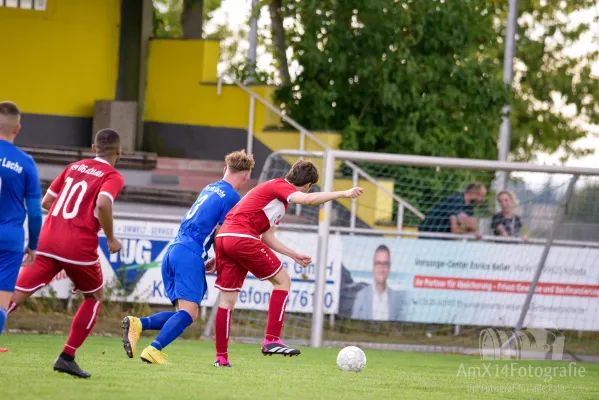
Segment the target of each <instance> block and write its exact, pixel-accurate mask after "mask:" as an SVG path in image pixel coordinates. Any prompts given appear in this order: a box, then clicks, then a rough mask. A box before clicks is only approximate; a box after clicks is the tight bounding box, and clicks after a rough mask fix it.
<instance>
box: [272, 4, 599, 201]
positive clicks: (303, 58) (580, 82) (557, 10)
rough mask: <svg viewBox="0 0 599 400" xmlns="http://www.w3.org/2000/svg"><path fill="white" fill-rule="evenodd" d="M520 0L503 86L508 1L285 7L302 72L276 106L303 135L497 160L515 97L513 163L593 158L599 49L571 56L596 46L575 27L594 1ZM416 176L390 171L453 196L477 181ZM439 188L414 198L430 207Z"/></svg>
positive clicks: (586, 30) (451, 175) (462, 176)
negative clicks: (320, 133) (587, 126)
mask: <svg viewBox="0 0 599 400" xmlns="http://www.w3.org/2000/svg"><path fill="white" fill-rule="evenodd" d="M519 3H520V10H519V15H520V18H519V28H518V37H517V48H516V60H515V76H514V85H513V88H506V87H505V86H504V84H503V81H502V73H503V50H504V49H503V45H504V37H505V25H506V19H507V11H508V0H470V1H447V0H445V1H443V0H431V1H415V0H371V1H368V2H364V1H360V0H345V1H343V2H340V1H336V0H322V1H297V0H284V1H283V5H282V9H283V12H284V13H285V17H287V18H290V19H292V20H293V22H294V24H293V27H292V29H288V30H287V41H288V43H289V44H290V46H291V48H292V50H293V59H294V60H293V61H295V62H296V63H297V64H299V66H300V70H299V73H298V74H297V76H296V77H295V79H294V81H293V83H292V84H291V85H290V86H289V87H284V88H282V89H281V90H279V92H278V100H279V101H280V102H281V103H282V104H283V106H284V107H285V109H286V112H287V113H288V114H290V116H291V117H293V118H294V119H296V120H297V121H298V122H300V123H301V124H303V125H304V126H306V127H307V128H309V129H330V130H336V131H339V132H341V133H342V135H343V142H342V146H343V148H345V149H351V150H361V151H377V152H388V153H403V154H419V155H432V156H444V157H464V158H480V159H496V157H497V138H498V133H499V125H500V122H501V120H500V118H501V108H502V106H503V105H504V104H506V102H511V103H512V104H513V109H512V114H511V119H512V126H513V132H512V141H511V157H512V158H513V159H515V160H532V159H534V156H535V153H537V152H539V151H542V152H548V153H553V152H556V151H558V150H562V151H564V152H565V154H566V156H572V155H574V156H580V155H583V154H586V153H587V152H588V151H587V150H578V149H575V148H574V147H573V143H574V142H575V141H576V140H578V139H579V138H581V137H583V136H584V135H585V134H586V132H585V130H584V123H593V124H594V123H597V122H599V121H598V119H597V117H598V116H599V115H598V114H597V113H599V105H598V100H599V86H598V85H596V84H595V83H594V80H593V79H594V78H593V76H592V74H591V64H592V63H593V62H594V61H596V60H597V53H596V52H586V53H585V52H579V53H578V54H573V53H572V52H571V51H570V50H571V49H572V46H573V45H576V44H577V43H584V42H585V41H586V42H588V41H589V40H591V39H593V36H594V32H592V31H591V30H590V27H589V25H588V24H579V23H577V22H576V21H577V19H579V17H580V11H587V12H593V10H594V4H593V0H572V1H568V2H566V1H561V2H560V1H553V0H521V1H520V2H519ZM576 12H578V16H577V14H576ZM366 167H369V166H366ZM371 170H372V172H373V173H374V172H376V168H375V167H373V168H372V169H371ZM410 171H412V172H410ZM413 171H414V170H405V171H402V170H401V169H400V168H396V171H395V175H396V176H399V175H400V174H414V175H413V176H409V177H408V178H412V179H417V178H418V177H421V178H423V179H426V182H427V184H428V185H431V182H434V181H437V182H444V183H445V184H444V188H445V189H446V190H450V189H451V188H452V187H451V186H452V183H453V182H455V183H454V187H453V188H454V189H456V190H457V189H458V188H459V187H462V186H463V185H464V182H466V181H468V180H469V179H471V178H472V177H470V175H469V174H467V173H458V172H457V171H438V172H435V173H432V172H431V171H429V172H426V173H427V174H428V175H429V176H427V177H424V176H422V174H424V173H425V172H424V171H423V170H422V171H420V172H418V173H415V172H413ZM388 172H390V171H388ZM430 174H436V177H437V178H438V179H436V178H435V177H433V176H430ZM492 179H493V175H492V174H489V176H488V177H485V178H483V179H480V177H479V180H483V181H484V183H487V184H489V183H490V182H491V181H492ZM448 182H449V183H450V185H449V186H447V183H448ZM437 189H439V188H433V187H431V190H428V189H427V188H423V189H422V190H421V191H420V192H418V193H415V194H414V197H415V198H413V199H410V200H411V201H413V202H414V203H416V204H417V205H420V206H422V207H423V209H422V211H427V209H428V205H429V204H431V203H432V202H434V199H433V197H434V196H435V195H434V193H435V192H436V190H437Z"/></svg>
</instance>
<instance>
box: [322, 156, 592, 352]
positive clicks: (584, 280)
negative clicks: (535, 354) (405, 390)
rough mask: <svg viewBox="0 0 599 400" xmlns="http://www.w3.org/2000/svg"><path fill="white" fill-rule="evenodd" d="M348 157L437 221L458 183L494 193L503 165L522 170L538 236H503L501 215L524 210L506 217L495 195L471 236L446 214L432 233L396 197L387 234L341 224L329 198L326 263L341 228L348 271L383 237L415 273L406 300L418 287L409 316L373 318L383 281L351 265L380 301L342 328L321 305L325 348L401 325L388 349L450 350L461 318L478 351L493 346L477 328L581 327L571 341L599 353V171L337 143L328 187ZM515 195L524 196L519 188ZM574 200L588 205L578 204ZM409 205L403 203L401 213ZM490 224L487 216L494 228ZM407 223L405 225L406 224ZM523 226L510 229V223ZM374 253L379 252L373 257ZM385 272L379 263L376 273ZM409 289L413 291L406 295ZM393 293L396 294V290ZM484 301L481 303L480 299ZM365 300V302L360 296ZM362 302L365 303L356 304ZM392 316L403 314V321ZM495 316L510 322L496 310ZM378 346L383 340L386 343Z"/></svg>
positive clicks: (531, 231)
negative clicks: (455, 228)
mask: <svg viewBox="0 0 599 400" xmlns="http://www.w3.org/2000/svg"><path fill="white" fill-rule="evenodd" d="M348 162H351V163H355V165H357V166H358V167H360V168H362V169H363V170H365V171H367V172H368V173H369V174H370V175H371V176H374V177H375V178H376V179H377V180H378V179H387V180H391V181H393V182H394V183H395V185H394V187H393V190H394V192H395V193H396V194H397V195H398V196H400V197H401V198H402V199H404V200H405V201H407V202H410V203H411V204H413V205H415V206H416V207H417V208H418V209H419V211H421V212H422V213H424V214H427V215H428V216H429V221H430V219H434V218H432V217H430V216H431V215H432V214H434V213H435V212H437V211H438V208H439V207H438V205H439V204H440V203H443V199H444V198H446V197H448V195H452V193H458V191H457V190H456V188H458V187H460V188H461V190H460V191H459V193H460V194H455V196H458V197H459V196H462V193H463V191H464V190H465V189H466V188H467V187H468V186H469V183H471V182H481V183H483V184H484V185H485V186H486V188H488V189H487V190H489V192H490V191H491V189H492V188H493V187H494V184H493V183H494V179H495V177H496V176H497V175H498V172H500V173H501V172H502V173H505V174H506V175H508V176H510V178H511V179H510V182H511V183H510V185H511V186H512V189H514V190H516V191H519V192H520V193H521V194H523V196H522V197H524V198H523V199H522V200H523V203H522V204H520V208H521V209H524V213H523V214H522V215H520V216H518V221H519V222H518V223H517V225H518V227H517V229H518V230H520V229H522V230H524V229H526V234H521V235H519V237H517V238H514V237H510V238H508V237H502V236H496V234H497V228H496V225H497V224H496V222H498V221H499V222H501V221H503V222H504V224H506V225H509V224H510V223H511V224H513V223H514V221H515V219H514V218H512V219H511V221H510V220H509V219H503V220H501V218H503V217H502V216H501V215H499V216H497V218H495V216H494V214H499V213H497V210H498V208H497V206H496V205H495V201H494V200H495V197H496V195H497V193H489V195H488V196H487V198H486V199H485V200H484V201H483V200H482V199H481V204H480V205H481V207H477V209H478V208H480V209H483V210H477V212H476V213H474V214H473V219H475V220H476V222H477V226H476V231H474V230H473V231H472V232H467V233H464V234H459V235H458V234H454V233H451V232H448V231H446V226H444V225H445V221H442V220H441V219H439V221H442V223H441V222H439V226H438V227H436V226H435V224H433V225H432V228H431V227H430V226H428V228H430V229H428V228H427V229H424V227H426V225H427V222H426V221H425V222H423V221H422V220H421V219H420V218H417V217H416V215H414V214H415V213H411V214H412V215H405V216H404V215H403V213H404V212H405V208H404V207H400V206H398V205H397V204H394V206H393V212H392V215H393V217H392V218H393V219H395V221H388V222H391V223H389V224H388V225H389V227H392V228H391V229H389V228H387V230H385V229H382V228H381V227H378V226H371V227H370V229H368V228H367V229H364V228H351V227H350V228H345V226H348V225H349V226H351V224H343V223H340V224H339V223H337V224H336V223H335V220H336V219H337V220H338V217H336V216H335V215H334V214H335V213H334V212H333V206H332V205H328V206H324V207H323V208H322V215H321V219H320V222H319V243H320V251H319V253H318V254H319V257H318V265H317V270H318V271H321V270H322V269H323V268H324V263H323V262H322V260H326V259H327V246H326V243H328V240H329V237H330V236H331V235H332V234H333V232H341V233H342V235H344V241H343V246H342V248H343V252H342V253H343V259H344V261H343V264H344V267H345V268H347V267H348V265H345V260H346V259H348V260H351V261H349V263H352V262H358V261H357V260H362V262H364V261H365V260H366V259H367V258H368V257H372V252H373V250H375V251H374V252H375V253H376V252H377V250H376V248H374V249H373V248H372V247H373V245H371V244H370V243H378V242H380V243H382V244H384V245H385V248H386V249H387V250H386V251H387V253H391V254H393V252H394V251H395V252H397V251H399V252H400V254H394V255H393V256H392V257H399V258H400V261H398V262H395V261H394V259H393V261H392V262H391V269H392V270H393V268H395V267H396V265H397V266H398V267H399V268H400V269H401V268H406V270H405V271H401V273H400V275H402V274H403V279H399V280H401V281H402V282H401V284H397V285H398V287H394V288H393V289H394V290H393V291H392V292H393V293H395V294H394V296H395V297H396V298H397V299H402V295H403V294H408V295H409V296H408V298H410V300H409V301H406V302H405V303H404V306H403V308H405V309H404V310H400V312H395V311H391V310H389V309H386V310H385V312H383V313H380V315H373V314H377V312H376V309H375V308H376V306H375V303H374V302H373V300H372V298H373V292H374V291H375V289H376V288H374V286H375V285H376V283H372V284H370V283H367V282H364V281H365V279H363V278H362V277H361V276H360V275H362V276H365V275H368V273H366V272H367V271H365V270H363V269H362V270H359V271H353V270H352V268H351V265H350V268H349V270H350V272H351V273H353V272H357V277H358V279H356V280H354V281H361V282H360V283H362V284H365V285H364V288H366V289H365V290H362V291H360V293H362V294H364V293H368V294H369V296H370V297H368V296H365V295H361V296H360V295H359V296H358V297H360V300H361V301H362V300H364V298H367V299H368V301H369V302H368V304H365V305H364V308H365V310H362V311H363V313H362V314H361V315H358V316H357V318H356V315H349V316H340V315H338V321H337V322H336V324H335V328H334V329H333V328H332V327H331V326H330V324H329V326H326V323H325V321H324V319H323V318H322V313H321V312H320V308H319V307H320V305H318V304H315V305H314V314H313V316H312V321H313V326H312V337H311V344H312V345H313V346H316V347H318V346H322V345H323V343H324V341H325V340H326V339H327V337H328V339H329V341H330V340H331V339H332V340H333V341H340V342H343V340H344V338H343V336H347V338H348V339H349V340H347V341H346V342H355V339H353V338H354V337H358V336H360V335H354V333H356V334H357V333H360V332H358V331H359V330H363V331H362V332H361V333H362V334H367V335H368V334H376V332H373V327H374V326H376V327H377V328H378V329H382V330H390V331H394V332H396V333H397V335H396V336H395V338H392V339H390V341H394V340H396V341H397V342H396V343H389V346H388V348H392V347H393V346H392V344H395V345H401V344H402V342H404V343H411V344H415V343H417V344H420V343H422V344H427V343H428V344H430V345H427V348H429V349H434V348H439V349H442V348H445V349H447V347H448V345H447V344H446V345H442V344H443V343H442V342H443V340H436V341H435V340H434V339H439V338H438V337H436V336H442V335H445V336H447V335H453V334H455V333H456V331H459V330H456V329H455V327H456V325H463V326H465V329H466V330H467V332H470V333H471V335H462V336H471V337H470V338H469V339H470V340H468V338H466V339H467V340H466V342H468V343H463V344H464V345H465V346H466V347H470V348H473V347H477V346H482V344H481V343H476V342H477V340H478V339H479V338H478V336H477V335H475V334H473V333H478V332H479V331H481V330H482V329H483V328H485V327H495V328H494V329H498V328H516V330H522V329H523V328H529V327H533V328H542V329H545V330H547V329H554V330H555V331H558V332H562V331H564V332H566V334H567V335H569V336H568V339H574V341H573V342H572V347H573V348H576V349H580V348H581V342H584V347H585V351H588V350H589V349H588V347H589V346H591V343H593V338H595V336H596V335H597V332H598V331H599V315H597V313H598V312H599V286H598V285H597V284H598V283H599V271H598V270H599V268H593V267H597V266H599V241H598V240H597V238H596V236H593V237H592V238H589V237H587V236H585V235H584V234H580V233H577V232H579V231H580V229H577V228H579V226H580V225H582V222H581V221H580V219H581V217H582V218H583V219H584V218H587V219H586V221H585V224H587V225H592V226H594V228H595V229H599V218H597V217H598V216H599V212H598V211H599V210H598V209H597V207H596V205H595V204H596V202H597V200H599V190H596V189H595V188H597V187H599V180H598V179H597V177H598V176H599V169H593V168H568V167H562V166H540V165H534V164H524V163H512V162H499V161H486V160H469V159H451V158H439V157H421V156H408V155H393V154H381V153H365V152H349V151H341V150H331V151H328V152H327V153H326V167H327V168H325V175H324V176H325V179H324V182H323V184H322V186H323V188H324V190H331V189H332V188H333V187H334V186H335V183H334V182H335V180H338V179H339V178H340V176H341V177H342V176H343V171H339V169H337V170H336V169H335V165H339V164H341V165H342V164H344V163H348ZM327 169H328V171H327ZM340 172H341V173H340ZM460 180H461V182H460ZM510 195H513V193H512V192H510ZM512 200H516V199H512ZM364 203H365V202H364V200H360V203H359V207H358V208H363V207H369V206H370V207H375V206H374V205H373V204H372V203H371V204H364ZM573 203H576V207H570V208H568V206H569V205H573ZM484 206H486V207H484ZM514 206H517V204H514ZM400 208H403V210H401V212H400ZM485 208H486V209H485ZM358 214H360V212H359V211H358ZM362 214H364V213H362ZM406 214H409V213H406ZM441 214H443V213H441ZM564 216H566V217H567V218H566V224H564V223H562V218H563V217H564ZM491 217H493V218H491ZM404 218H405V219H406V220H407V222H406V224H405V226H404V224H403V223H398V220H399V219H404ZM483 220H486V226H484V225H485V224H484V223H483ZM337 222H338V221H337ZM375 225H376V224H375ZM428 225H430V223H429V224H428ZM441 225H443V226H441ZM524 225H528V226H527V227H525V226H524ZM398 226H399V227H400V228H399V229H397V228H396V227H398ZM513 228H515V227H514V226H510V229H513ZM575 228H576V229H575ZM503 229H505V227H503ZM591 229H592V228H591ZM527 236H530V238H528V237H527ZM372 238H376V239H374V240H372ZM346 242H347V245H346ZM379 247H380V246H379ZM366 248H368V250H366ZM389 249H390V250H389ZM365 252H370V253H369V254H368V256H365V255H364V254H363V253H365ZM427 257H428V260H427ZM485 260H487V261H485ZM375 262H376V261H375ZM410 264H411V265H410ZM375 268H376V267H375ZM430 268H433V269H434V270H435V271H434V273H431V272H430V271H425V270H426V269H430ZM354 269H355V268H354ZM358 269H360V268H358ZM544 270H545V271H546V274H545V275H543V272H544ZM344 272H345V271H344ZM376 273H377V272H376V271H374V272H372V273H370V275H373V274H376ZM369 279H372V276H370V278H369ZM402 284H405V286H402ZM315 285H316V292H317V293H320V292H321V291H322V290H323V288H324V286H325V285H326V282H325V279H324V278H323V276H321V274H317V276H316V283H315ZM399 292H401V294H402V295H398V294H397V293H399ZM343 296H344V293H343V288H342V293H341V297H342V298H343ZM386 296H389V293H386ZM385 299H386V300H385V301H388V297H385ZM473 299H479V300H478V301H476V302H474V301H473ZM340 301H343V299H341V300H340ZM353 301H354V302H355V301H356V298H355V297H354V298H353ZM381 301H382V300H381ZM397 301H400V302H401V300H397ZM466 306H468V307H478V310H479V311H476V312H474V311H472V312H466V311H464V310H463V309H460V307H462V308H463V307H466ZM358 308H359V307H358ZM385 308H393V307H385ZM353 309H354V311H355V310H356V305H355V304H354V307H353ZM569 312H573V313H574V315H572V314H569ZM391 313H395V314H396V315H394V316H393V317H392V316H391V315H390V314H391ZM443 313H445V314H443ZM317 314H318V315H317ZM490 314H497V315H500V316H501V318H500V319H497V318H493V317H492V316H490ZM375 320H378V321H375ZM380 320H384V321H380ZM392 320H393V322H391V321H392ZM386 321H389V322H386ZM373 324H374V325H373ZM325 329H326V330H325ZM327 331H328V332H327ZM340 332H343V333H349V334H347V335H344V334H340ZM363 336H366V335H363ZM371 337H372V338H373V336H371ZM431 339H433V340H431ZM459 339H460V338H458V340H455V337H454V338H453V340H451V341H448V342H453V343H457V342H460V340H459ZM577 339H579V340H577ZM375 340H376V339H375ZM595 343H596V342H595ZM365 344H367V343H365ZM371 344H372V343H371ZM373 345H376V346H378V347H381V344H380V343H376V344H373ZM592 347H594V348H593V350H592V353H594V354H595V353H596V354H595V355H597V356H599V348H598V347H597V345H594V346H592Z"/></svg>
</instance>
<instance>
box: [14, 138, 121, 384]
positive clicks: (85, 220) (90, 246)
mask: <svg viewBox="0 0 599 400" xmlns="http://www.w3.org/2000/svg"><path fill="white" fill-rule="evenodd" d="M92 151H93V152H95V153H96V156H97V157H96V158H94V159H88V160H81V161H78V162H75V163H73V164H71V165H69V166H68V167H66V168H65V170H64V171H63V172H62V174H60V175H59V176H58V178H56V179H55V180H54V182H52V185H50V188H49V189H48V191H47V192H46V195H45V196H44V198H43V200H42V207H43V208H44V209H46V210H48V216H47V217H46V220H45V221H44V225H43V227H42V232H41V235H40V240H39V245H38V249H37V257H36V259H35V261H34V263H33V265H32V266H30V267H23V269H22V270H21V272H20V273H19V278H18V279H17V285H16V288H15V293H14V295H13V298H12V301H11V305H10V308H9V312H11V311H14V310H15V308H17V307H18V306H19V305H20V304H21V303H23V301H25V299H27V298H28V297H29V296H31V295H32V294H33V293H35V292H36V291H37V290H39V289H40V288H42V287H44V286H46V285H47V284H48V283H50V281H51V280H52V278H54V276H55V275H56V274H58V273H59V272H60V271H62V270H64V271H65V272H66V274H67V276H68V277H69V278H70V279H71V281H73V284H74V286H75V289H76V290H78V291H80V292H81V293H82V294H83V296H84V300H83V303H81V306H79V310H77V314H76V315H75V318H74V319H73V323H72V325H71V331H70V333H69V338H68V339H67V343H66V344H65V346H64V348H63V351H62V353H61V354H60V356H59V357H58V358H57V359H56V362H55V363H54V370H55V371H59V372H65V373H67V374H71V375H74V376H77V377H80V378H89V377H90V374H88V373H87V372H85V371H82V370H81V368H79V366H78V365H77V363H76V362H75V351H76V350H77V349H78V348H79V347H80V346H81V345H82V344H83V342H84V341H85V339H86V338H87V336H88V335H89V334H90V332H91V330H92V329H93V327H94V325H95V323H96V319H97V318H98V314H99V313H100V307H101V300H102V286H103V284H104V279H103V277H102V268H101V266H100V260H99V257H98V232H99V230H100V227H101V228H102V229H103V230H104V234H105V235H106V238H107V240H108V249H109V250H110V252H111V253H116V252H117V251H119V250H120V248H121V244H120V243H119V241H118V240H117V239H116V238H115V237H114V232H113V221H112V203H113V202H114V200H115V199H116V198H117V196H118V195H119V193H120V192H121V190H122V189H123V185H124V184H125V181H124V179H123V177H122V176H121V174H119V173H118V172H117V170H116V169H115V168H114V166H115V165H116V163H117V162H118V160H119V157H120V154H121V140H120V137H119V134H118V133H117V132H116V131H114V130H112V129H103V130H101V131H99V132H98V133H97V134H96V138H95V143H94V144H93V145H92Z"/></svg>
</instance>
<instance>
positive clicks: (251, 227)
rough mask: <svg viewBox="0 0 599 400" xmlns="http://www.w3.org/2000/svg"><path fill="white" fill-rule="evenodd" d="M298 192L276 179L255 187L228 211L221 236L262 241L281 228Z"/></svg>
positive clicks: (288, 184)
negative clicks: (282, 221)
mask: <svg viewBox="0 0 599 400" xmlns="http://www.w3.org/2000/svg"><path fill="white" fill-rule="evenodd" d="M297 191H298V190H297V189H296V188H295V186H293V185H292V184H291V183H289V182H287V181H286V180H285V179H273V180H271V181H268V182H264V183H263V184H261V185H258V186H256V187H255V188H253V189H252V190H250V191H249V192H248V193H247V194H246V195H245V197H244V198H243V199H241V201H239V203H237V205H236V206H235V207H233V208H232V209H231V211H229V213H228V214H227V217H226V218H225V223H224V224H223V226H222V227H221V228H220V230H219V232H218V236H237V237H249V238H253V239H259V238H260V235H262V234H263V233H264V232H266V231H267V230H269V229H270V228H271V227H273V226H278V225H279V223H280V222H281V219H282V218H283V216H285V212H286V211H287V207H289V199H290V198H291V195H293V194H294V193H297Z"/></svg>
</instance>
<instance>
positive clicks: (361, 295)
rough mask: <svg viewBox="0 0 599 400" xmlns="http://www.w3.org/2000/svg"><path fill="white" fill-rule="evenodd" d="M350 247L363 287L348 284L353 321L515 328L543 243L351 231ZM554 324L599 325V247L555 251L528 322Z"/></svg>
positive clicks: (346, 245)
mask: <svg viewBox="0 0 599 400" xmlns="http://www.w3.org/2000/svg"><path fill="white" fill-rule="evenodd" d="M381 245H383V246H384V247H383V246H381ZM377 248H378V249H379V250H378V251H377ZM386 249H388V252H387V250H386ZM343 250H344V251H343V266H344V268H345V269H346V270H347V271H346V273H347V274H349V275H350V276H351V280H352V281H353V283H352V285H354V286H355V285H361V286H362V287H361V288H360V290H359V291H357V293H355V295H353V296H349V297H348V296H345V293H346V291H345V290H344V287H342V298H341V302H352V304H351V306H350V305H348V304H347V303H346V304H342V306H341V307H342V308H344V309H347V310H349V309H351V317H352V318H356V319H369V320H370V319H373V320H377V319H378V320H395V321H405V322H416V323H436V324H438V323H447V324H458V325H482V326H513V325H515V323H516V321H517V319H518V317H519V315H520V312H521V310H522V305H523V303H524V300H525V297H526V294H527V293H528V290H529V287H530V281H531V280H532V277H533V275H534V271H535V270H536V268H537V265H538V262H539V259H540V257H541V252H542V250H543V246H541V245H534V244H522V243H521V244H507V243H506V244H504V243H489V242H465V241H451V240H432V239H430V240H429V239H418V240H415V239H400V238H376V237H366V236H345V237H344V238H343ZM387 254H388V255H387ZM386 257H387V258H388V268H387V269H385V268H384V267H385V259H386ZM344 272H345V271H344ZM377 287H378V288H379V290H377ZM383 287H386V288H387V289H386V290H381V288H383ZM381 307H382V308H383V309H384V310H380V309H379V308H381ZM548 321H549V322H550V323H551V324H552V325H554V327H555V328H558V329H576V330H599V249H591V248H569V247H558V246H555V247H553V248H551V250H550V252H549V257H548V259H547V263H546V267H545V269H544V271H543V274H542V276H541V279H540V283H539V285H538V286H537V288H536V292H535V296H534V297H533V301H532V304H531V308H530V310H529V312H528V314H527V318H526V321H525V325H526V326H529V327H539V328H543V327H546V326H545V325H546V324H547V322H548Z"/></svg>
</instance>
